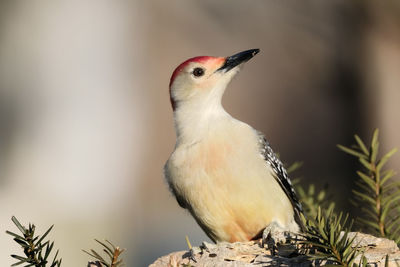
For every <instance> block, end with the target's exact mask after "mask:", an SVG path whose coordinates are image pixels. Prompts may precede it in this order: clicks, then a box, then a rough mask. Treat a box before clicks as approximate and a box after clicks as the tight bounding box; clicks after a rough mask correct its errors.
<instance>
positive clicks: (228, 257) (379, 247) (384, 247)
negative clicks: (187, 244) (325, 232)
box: [150, 232, 400, 267]
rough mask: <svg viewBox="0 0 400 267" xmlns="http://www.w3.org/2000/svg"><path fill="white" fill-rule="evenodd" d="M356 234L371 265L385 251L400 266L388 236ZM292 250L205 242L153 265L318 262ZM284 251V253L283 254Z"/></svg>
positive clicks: (381, 263) (379, 261)
mask: <svg viewBox="0 0 400 267" xmlns="http://www.w3.org/2000/svg"><path fill="white" fill-rule="evenodd" d="M354 235H356V238H355V240H354V242H353V244H354V245H355V246H357V247H359V248H360V249H362V250H364V251H365V253H364V255H365V257H366V258H367V259H368V263H369V264H370V265H371V266H377V267H380V266H382V267H383V266H384V265H385V258H386V255H389V266H393V267H395V266H400V251H399V248H398V247H397V245H396V243H395V242H394V241H392V240H388V239H385V238H378V237H374V236H371V235H367V234H362V233H355V232H354V233H350V234H349V238H352V237H353V236H354ZM288 254H290V252H289V253H288V251H282V249H279V251H278V255H271V252H270V251H269V250H268V249H265V248H263V247H262V245H261V243H260V242H259V241H251V242H246V243H239V242H238V243H218V244H210V243H207V242H203V244H202V245H201V246H200V247H194V248H193V252H192V255H193V256H194V259H195V261H193V260H192V259H190V256H191V253H190V252H189V251H178V252H173V253H171V254H169V255H166V256H163V257H161V258H159V259H157V260H156V261H155V262H154V263H152V264H151V265H150V267H161V266H168V267H175V266H228V267H229V266H238V267H247V266H315V265H316V264H315V262H312V261H310V260H308V258H307V257H306V256H304V255H295V256H292V257H291V256H288ZM283 255H285V256H283Z"/></svg>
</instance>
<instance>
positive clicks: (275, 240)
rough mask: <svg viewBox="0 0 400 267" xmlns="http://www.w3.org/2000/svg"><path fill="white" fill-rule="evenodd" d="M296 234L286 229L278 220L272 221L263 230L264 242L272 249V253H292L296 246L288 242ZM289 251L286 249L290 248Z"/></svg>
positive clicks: (264, 244)
mask: <svg viewBox="0 0 400 267" xmlns="http://www.w3.org/2000/svg"><path fill="white" fill-rule="evenodd" d="M294 236H295V234H293V233H291V232H289V231H287V230H285V229H284V228H283V227H282V226H280V225H279V224H278V223H277V222H271V224H269V225H268V226H267V227H266V228H265V229H264V232H263V237H262V244H263V246H266V247H267V248H268V249H270V251H271V254H272V255H275V254H276V252H277V251H278V252H279V254H282V253H283V254H288V253H289V254H291V253H292V252H293V251H294V250H295V247H294V248H292V246H290V245H288V246H287V242H289V241H290V240H293V239H294ZM288 249H289V251H286V250H288Z"/></svg>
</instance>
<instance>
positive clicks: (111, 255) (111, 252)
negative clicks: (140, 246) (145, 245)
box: [83, 239, 125, 267]
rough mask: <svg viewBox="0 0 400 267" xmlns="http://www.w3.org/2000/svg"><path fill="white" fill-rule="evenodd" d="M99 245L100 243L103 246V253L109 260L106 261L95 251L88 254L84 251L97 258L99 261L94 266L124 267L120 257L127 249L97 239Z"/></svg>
mask: <svg viewBox="0 0 400 267" xmlns="http://www.w3.org/2000/svg"><path fill="white" fill-rule="evenodd" d="M95 241H96V242H97V243H99V244H100V245H101V246H103V252H104V253H105V254H107V256H108V260H106V259H104V258H103V257H102V256H101V255H100V254H99V253H97V252H96V251H95V250H93V249H91V250H90V252H87V251H86V250H83V252H85V253H86V254H89V255H90V256H92V257H93V258H95V259H96V260H97V261H96V262H95V263H94V264H93V265H95V266H106V267H121V266H123V261H122V259H120V258H119V256H120V255H121V254H122V253H123V252H124V251H125V249H121V248H119V247H116V246H114V245H113V244H112V243H111V242H110V241H108V240H105V242H106V243H107V244H106V243H104V242H101V241H99V240H97V239H95Z"/></svg>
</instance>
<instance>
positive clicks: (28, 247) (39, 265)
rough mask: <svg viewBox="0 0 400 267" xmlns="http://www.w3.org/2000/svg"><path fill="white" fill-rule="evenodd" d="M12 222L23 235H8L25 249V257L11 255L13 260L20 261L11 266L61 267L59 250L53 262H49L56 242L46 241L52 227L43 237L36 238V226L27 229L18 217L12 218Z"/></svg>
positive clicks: (10, 233) (8, 232) (11, 233)
mask: <svg viewBox="0 0 400 267" xmlns="http://www.w3.org/2000/svg"><path fill="white" fill-rule="evenodd" d="M11 220H12V221H13V223H14V224H15V226H16V227H17V228H18V230H19V231H20V232H21V233H22V235H19V234H16V233H13V232H10V231H6V233H7V234H9V235H11V236H12V237H14V241H15V242H17V243H18V244H19V245H20V246H21V247H22V249H23V251H24V254H25V256H18V255H11V257H12V258H14V259H16V260H18V261H17V262H16V263H14V264H12V265H11V266H17V265H21V264H26V265H24V267H28V266H35V267H60V266H61V259H57V256H58V250H57V251H56V253H55V256H54V258H53V260H52V261H49V260H48V257H49V255H50V253H51V252H52V249H53V247H54V242H51V243H50V241H45V242H43V241H44V239H45V238H46V236H47V235H48V234H49V233H50V231H51V230H52V229H53V226H54V225H52V226H51V227H50V228H49V229H48V230H47V231H46V232H45V233H44V234H43V235H42V236H39V235H38V236H35V228H36V227H35V225H33V224H29V226H28V228H25V227H24V226H23V225H22V224H21V223H20V222H19V221H18V220H17V218H16V217H14V216H12V218H11Z"/></svg>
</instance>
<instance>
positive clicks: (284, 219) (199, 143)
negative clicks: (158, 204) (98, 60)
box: [164, 49, 302, 242]
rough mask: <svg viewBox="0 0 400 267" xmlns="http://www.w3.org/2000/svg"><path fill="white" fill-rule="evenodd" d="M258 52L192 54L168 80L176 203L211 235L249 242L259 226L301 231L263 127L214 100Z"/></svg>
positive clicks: (168, 170) (170, 169)
mask: <svg viewBox="0 0 400 267" xmlns="http://www.w3.org/2000/svg"><path fill="white" fill-rule="evenodd" d="M258 52H259V49H252V50H247V51H243V52H241V53H238V54H235V55H233V56H230V57H227V58H223V57H209V56H202V57H195V58H191V59H189V60H187V61H185V62H183V63H182V64H181V65H179V66H178V67H177V68H176V69H175V71H174V72H173V74H172V77H171V81H170V85H169V87H170V88H169V89H170V98H171V104H172V108H173V111H174V120H175V129H176V135H177V140H176V145H175V150H174V152H173V153H172V154H171V156H170V158H169V159H168V161H167V163H166V164H165V167H164V172H165V177H166V179H167V181H168V184H169V186H170V189H171V191H172V192H173V194H174V195H175V197H176V199H177V201H178V203H179V205H180V206H181V207H183V208H185V209H188V210H189V212H190V213H191V214H192V215H193V217H194V218H195V220H196V221H197V223H198V224H199V225H200V227H201V228H202V229H203V230H204V231H205V232H206V234H207V235H208V236H209V237H210V238H211V239H212V240H213V241H215V242H218V241H228V242H236V241H248V240H251V239H255V238H258V237H261V235H262V233H263V230H264V229H266V230H265V231H267V234H270V235H272V236H273V235H274V233H275V232H278V231H289V232H298V231H299V230H300V226H299V225H301V220H300V213H302V208H301V205H300V203H299V201H298V199H297V196H296V193H295V191H294V189H293V187H292V184H291V182H290V179H289V177H288V175H287V172H286V170H285V169H284V167H283V165H282V163H281V161H280V160H279V159H278V158H277V156H276V155H275V153H274V152H273V151H272V149H271V146H270V145H269V143H268V141H267V140H266V138H265V137H264V135H263V134H262V133H260V132H259V131H257V130H255V129H253V128H252V127H250V126H249V125H248V124H246V123H243V122H241V121H239V120H236V119H234V118H233V117H231V116H230V115H229V114H228V113H227V112H226V111H225V110H224V108H223V107H222V104H221V98H222V95H223V93H224V91H225V88H226V86H227V85H228V83H229V82H230V80H231V79H232V78H233V76H235V74H236V73H238V71H239V69H240V66H241V65H242V63H244V62H246V61H248V60H249V59H251V58H252V57H253V56H254V55H256V54H257V53H258ZM265 231H264V235H265Z"/></svg>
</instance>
